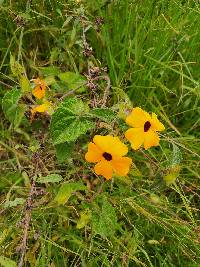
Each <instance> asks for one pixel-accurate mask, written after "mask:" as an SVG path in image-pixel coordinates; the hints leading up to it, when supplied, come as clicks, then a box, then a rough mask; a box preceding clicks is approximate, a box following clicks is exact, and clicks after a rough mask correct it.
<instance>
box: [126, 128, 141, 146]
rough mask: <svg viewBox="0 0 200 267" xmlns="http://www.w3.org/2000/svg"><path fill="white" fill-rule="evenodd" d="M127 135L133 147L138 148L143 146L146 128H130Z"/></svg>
mask: <svg viewBox="0 0 200 267" xmlns="http://www.w3.org/2000/svg"><path fill="white" fill-rule="evenodd" d="M125 137H126V139H128V141H129V142H130V143H131V147H132V148H133V149H134V150H136V149H139V148H140V147H141V145H142V144H143V143H144V137H145V133H144V129H143V127H141V128H130V129H128V130H127V131H126V132H125Z"/></svg>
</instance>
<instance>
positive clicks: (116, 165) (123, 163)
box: [111, 157, 132, 176]
mask: <svg viewBox="0 0 200 267" xmlns="http://www.w3.org/2000/svg"><path fill="white" fill-rule="evenodd" d="M111 164H112V167H113V170H114V171H115V172H116V174H117V175H119V176H126V175H127V174H128V172H129V170H130V166H131V164H132V159H131V158H128V157H120V158H118V159H114V160H112V161H111Z"/></svg>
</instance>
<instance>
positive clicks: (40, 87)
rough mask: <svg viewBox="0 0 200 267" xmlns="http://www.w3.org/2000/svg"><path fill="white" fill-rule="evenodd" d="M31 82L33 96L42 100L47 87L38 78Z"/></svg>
mask: <svg viewBox="0 0 200 267" xmlns="http://www.w3.org/2000/svg"><path fill="white" fill-rule="evenodd" d="M33 82H34V84H35V87H34V89H33V95H34V96H35V97H36V98H38V99H41V98H43V97H44V96H45V93H46V87H47V84H46V82H45V81H44V80H41V79H39V78H37V79H33Z"/></svg>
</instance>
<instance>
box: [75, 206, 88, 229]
mask: <svg viewBox="0 0 200 267" xmlns="http://www.w3.org/2000/svg"><path fill="white" fill-rule="evenodd" d="M80 216H81V217H80V219H79V220H78V221H77V225H76V228H77V229H82V228H84V227H85V226H86V225H87V224H88V223H89V221H90V219H91V211H90V210H89V209H86V210H84V211H82V212H81V214H80Z"/></svg>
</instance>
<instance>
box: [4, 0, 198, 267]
mask: <svg viewBox="0 0 200 267" xmlns="http://www.w3.org/2000/svg"><path fill="white" fill-rule="evenodd" d="M199 14H200V6H199V2H198V1H195V0H188V1H176V0H158V1H149V0H143V1H137V0H135V1H128V0H123V1H117V0H111V1H103V0H102V1H100V0H99V1H92V0H88V1H84V0H83V1H80V2H79V1H56V0H48V1H37V0H35V1H23V0H18V1H12V0H10V1H7V0H4V1H2V0H1V1H0V98H1V102H2V105H1V106H0V170H1V172H0V255H1V256H0V265H2V266H6V267H9V266H16V265H17V262H18V261H19V258H20V253H19V249H18V248H19V245H20V243H21V238H22V235H23V223H22V224H20V221H22V219H23V216H24V205H25V202H26V199H27V197H28V194H29V191H30V182H31V179H32V178H33V177H35V175H37V176H38V177H39V178H38V183H37V187H38V189H39V190H42V192H43V193H41V194H38V195H36V196H35V198H34V206H33V208H32V212H31V216H32V219H31V222H30V228H29V233H28V249H27V251H26V255H25V260H24V262H25V263H24V266H40V267H46V266H49V267H54V266H56V267H60V266H89V267H90V266H91V267H93V266H94V267H95V266H153V267H154V266H156V267H157V266H165V267H168V266H174V267H177V266H180V267H182V266H187V267H198V266H200V244H199V243H200V228H199V220H200V215H199V199H200V192H199V191H200V190H199V179H200V171H199V170H200V160H199V159H200V131H199V130H200V118H199V117H200V116H199V115H200V86H199V72H200V67H199V63H200V62H199V51H200V50H199V46H200V32H199V28H200V19H199ZM97 17H103V18H104V24H103V25H102V27H101V29H100V31H99V30H98V25H97V24H95V19H96V18H97ZM83 18H84V22H85V21H86V26H87V31H86V38H87V41H88V44H89V45H90V46H91V47H92V49H93V55H92V56H91V57H89V58H88V59H86V58H85V56H84V55H83V25H84V23H83ZM13 57H14V58H13ZM17 64H20V66H19V65H17ZM88 66H91V67H94V66H98V67H100V68H104V67H107V68H108V72H107V74H108V76H109V77H110V80H111V85H112V87H111V92H110V96H109V99H108V103H107V107H106V109H105V110H101V109H97V108H96V109H91V108H90V109H89V103H90V101H91V98H92V94H91V91H89V89H87V88H86V87H85V86H83V88H80V90H79V91H77V92H76V96H75V97H74V96H70V97H69V98H66V99H65V100H64V101H63V102H61V103H60V104H59V103H58V105H56V106H57V107H58V109H57V111H56V113H54V115H53V116H52V120H51V123H49V121H50V118H49V117H47V118H46V117H42V118H40V119H37V120H35V121H34V122H33V123H30V121H29V119H27V117H26V116H24V114H26V112H27V109H28V105H29V104H30V103H29V101H28V99H27V98H26V99H23V96H24V95H25V94H26V93H27V92H28V91H30V89H31V84H30V83H29V80H31V79H32V78H33V77H37V76H38V75H40V76H44V77H45V78H46V79H47V81H48V83H49V86H50V88H51V90H50V91H49V92H48V97H49V98H50V99H51V100H52V101H53V102H54V103H57V102H56V101H57V100H58V98H59V97H60V95H63V94H65V93H66V92H68V91H69V90H71V89H74V88H76V87H77V85H79V84H80V83H81V82H85V78H84V74H85V73H87V70H88V69H87V68H88ZM66 73H67V74H66ZM80 75H81V76H80ZM104 87H105V83H104V82H103V81H102V82H100V87H99V89H98V91H97V94H98V95H99V96H100V97H102V95H103V91H104ZM19 88H21V92H20V91H19ZM21 96H22V97H21ZM20 97H21V98H20ZM3 99H4V100H3ZM10 103H11V104H12V105H11V106H12V108H11V109H10ZM131 105H133V106H140V107H142V108H144V109H145V110H147V111H152V112H155V113H156V114H157V115H158V116H159V118H160V119H161V120H162V122H163V123H164V124H165V126H166V132H165V133H164V134H163V135H162V140H161V146H160V148H152V149H150V150H149V151H143V150H141V151H139V152H137V153H136V152H133V151H131V152H130V154H129V155H130V156H132V158H133V161H134V166H133V168H132V169H131V172H130V174H129V176H128V178H127V179H120V178H119V177H115V178H114V180H113V181H111V182H110V181H109V182H106V181H104V180H103V178H102V179H101V178H96V177H95V176H94V174H93V172H92V169H91V168H90V167H91V166H90V165H89V164H87V163H86V162H85V161H84V154H85V152H86V150H87V146H86V145H87V143H88V142H89V141H90V140H91V138H92V137H93V136H94V134H96V133H101V134H108V133H110V132H112V129H113V127H114V129H115V128H116V124H117V125H118V128H119V129H118V130H117V131H119V135H121V137H122V131H123V129H124V127H125V125H124V123H123V119H122V117H123V112H124V111H125V110H126V109H129V108H130V107H131ZM59 112H60V113H61V115H62V114H64V116H61V115H59V116H58V113H59ZM116 113H117V114H118V115H119V117H120V118H121V119H120V118H117V122H116ZM61 118H62V119H63V121H61ZM100 123H101V124H102V123H103V124H104V126H103V127H100ZM52 125H53V126H52ZM60 125H61V126H60ZM113 125H114V126H113ZM52 127H53V130H51V129H52ZM59 127H61V128H62V129H63V127H64V129H65V132H63V134H62V135H61V134H60V132H59ZM70 127H71V128H70ZM110 127H111V128H110ZM55 129H58V132H59V135H58V134H57V132H56V131H54V130H55ZM50 130H51V132H52V133H53V134H51V133H50ZM115 131H116V129H115ZM72 132H73V135H72ZM35 154H37V156H38V158H39V159H37V161H36V159H34V158H33V155H35ZM38 160H39V167H38V168H37V173H36V165H37V164H38V163H37V164H36V162H38ZM45 179H46V181H48V182H46V183H44V182H43V181H44V180H45ZM175 179H176V183H172V181H174V180H175ZM52 182H53V183H52Z"/></svg>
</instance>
